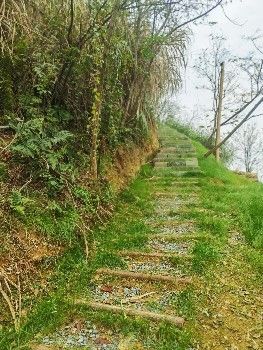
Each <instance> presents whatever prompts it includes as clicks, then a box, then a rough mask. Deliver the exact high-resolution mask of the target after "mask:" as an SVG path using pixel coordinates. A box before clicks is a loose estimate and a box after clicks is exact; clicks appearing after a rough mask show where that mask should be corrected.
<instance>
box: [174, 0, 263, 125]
mask: <svg viewBox="0 0 263 350" xmlns="http://www.w3.org/2000/svg"><path fill="white" fill-rule="evenodd" d="M224 9H225V13H226V15H227V17H229V18H230V19H231V21H232V22H235V23H237V24H239V25H235V24H233V23H232V22H231V21H230V20H228V19H227V17H226V16H225V15H224V12H223V10H222V9H221V8H217V9H216V10H215V11H214V12H213V13H211V14H210V16H209V18H208V19H207V20H206V21H205V23H203V24H198V25H197V26H192V31H193V36H192V39H191V43H190V45H189V49H188V67H187V69H186V72H185V74H184V80H183V81H184V84H183V89H182V90H181V92H180V93H179V95H178V96H177V98H176V99H177V101H179V102H180V105H183V106H185V112H184V113H185V115H188V116H191V115H192V114H193V110H195V111H200V113H202V110H203V109H202V106H205V105H207V103H209V102H210V101H208V98H207V97H208V96H207V92H204V91H203V90H200V89H196V86H197V85H199V86H200V79H198V76H197V74H196V72H195V70H194V69H193V68H192V66H193V65H194V63H195V60H196V58H197V57H198V55H199V54H200V51H201V50H202V49H205V48H207V47H209V35H210V34H212V33H213V34H222V35H223V36H224V37H225V38H226V39H227V40H226V43H225V44H226V48H227V49H228V50H229V51H230V52H231V53H233V54H234V55H238V56H245V55H246V54H247V53H248V52H249V51H250V50H251V49H252V45H251V46H249V44H248V42H247V41H246V40H244V37H246V36H249V35H253V34H255V33H256V32H257V31H258V30H260V31H262V32H263V0H242V1H241V0H233V1H232V3H229V4H228V5H226V6H225V7H224ZM208 22H216V24H214V25H212V26H211V25H209V24H208ZM226 64H227V62H226ZM256 123H257V125H258V126H259V127H260V128H261V127H263V116H262V117H258V118H256Z"/></svg>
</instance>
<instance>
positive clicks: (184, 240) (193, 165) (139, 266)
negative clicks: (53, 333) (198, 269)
mask: <svg viewBox="0 0 263 350" xmlns="http://www.w3.org/2000/svg"><path fill="white" fill-rule="evenodd" d="M169 131H170V129H169V128H163V129H162V130H161V131H160V143H161V148H160V151H159V153H158V154H157V155H156V157H155V159H154V176H153V178H151V179H149V180H151V181H153V182H154V185H155V186H156V192H155V193H154V194H153V195H154V198H155V215H154V217H153V218H152V221H151V223H149V225H151V226H152V228H153V230H154V231H155V233H154V234H153V235H152V236H150V237H149V240H148V243H147V245H146V248H145V250H144V251H141V250H138V251H120V252H119V255H120V256H121V257H122V258H123V259H124V261H125V264H126V266H127V268H126V269H120V268H103V269H99V270H97V271H96V274H95V277H94V288H93V291H92V298H91V300H92V301H87V302H83V300H82V301H80V304H83V303H84V304H86V305H88V306H90V307H91V308H92V309H94V310H101V311H103V310H105V311H109V312H111V313H113V314H114V313H117V314H125V315H127V316H133V317H134V316H135V317H136V316H137V317H142V318H148V319H151V320H153V321H166V322H169V323H172V324H174V325H176V326H179V327H181V326H183V324H184V322H185V320H184V317H182V316H181V315H176V314H175V313H174V309H173V307H172V306H171V305H172V304H171V300H172V295H174V294H176V293H178V292H179V291H180V290H182V289H185V288H187V286H188V285H189V284H191V283H192V278H191V277H190V276H189V275H188V274H187V272H186V270H185V268H184V267H185V265H187V264H189V262H190V261H191V259H192V256H191V251H192V248H193V245H194V242H195V241H196V240H197V239H199V238H200V235H199V234H198V233H196V229H195V227H194V223H193V222H192V221H189V220H183V221H182V220H181V219H180V211H181V210H183V209H184V208H185V207H190V208H191V206H193V205H195V203H196V202H197V200H198V198H197V196H193V197H192V198H189V195H188V194H186V196H185V195H183V194H178V192H177V190H178V188H180V186H183V188H185V187H187V186H189V185H190V186H191V187H192V186H198V179H197V178H196V177H191V174H193V173H194V174H196V173H200V169H199V166H198V161H197V157H196V151H195V149H194V147H193V146H192V144H191V142H190V140H189V139H188V138H187V137H186V136H184V135H182V134H180V133H177V132H175V131H173V132H172V134H171V135H169ZM189 174H190V177H187V175H189ZM167 176H170V177H172V179H173V182H172V183H171V186H168V187H167V191H164V192H159V191H158V183H159V182H162V181H163V180H164V179H165V178H167ZM172 189H175V191H174V192H172V191H171V190H172ZM174 212H177V213H178V215H179V220H175V219H174V218H175V216H174ZM150 219H151V218H150ZM171 219H172V220H171ZM148 220H149V219H148ZM171 259H177V261H178V266H174V265H173V264H171V263H170V260H171ZM180 265H182V266H180ZM153 304H157V305H158V307H157V309H156V310H155V309H154V307H152V305H153Z"/></svg>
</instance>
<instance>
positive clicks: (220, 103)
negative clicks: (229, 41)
mask: <svg viewBox="0 0 263 350" xmlns="http://www.w3.org/2000/svg"><path fill="white" fill-rule="evenodd" d="M224 79H225V63H224V62H222V63H221V73H220V86H219V101H218V111H217V114H216V143H215V145H216V146H217V145H218V144H219V143H220V137H221V119H222V106H223V92H224ZM215 156H216V160H217V162H219V160H220V150H219V148H216V154H215Z"/></svg>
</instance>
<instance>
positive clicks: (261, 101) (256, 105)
mask: <svg viewBox="0 0 263 350" xmlns="http://www.w3.org/2000/svg"><path fill="white" fill-rule="evenodd" d="M261 103H263V97H261V99H260V100H259V101H258V102H257V103H256V104H255V106H254V107H253V108H252V109H251V111H250V112H249V113H248V114H247V115H246V116H245V118H243V119H242V120H241V122H240V123H239V124H238V125H237V126H236V127H235V128H234V129H233V130H232V131H231V132H230V133H229V134H228V135H227V136H226V137H225V138H224V140H222V141H221V142H219V144H218V145H217V146H215V147H214V148H213V149H211V150H210V151H208V152H207V153H206V154H205V155H204V156H205V157H208V156H210V154H212V153H214V152H215V150H216V149H217V148H219V147H221V146H222V145H223V144H224V143H225V142H226V141H227V140H228V139H229V138H230V137H231V136H232V135H233V134H234V133H235V132H236V131H237V130H238V129H239V128H240V127H241V126H242V125H243V124H244V123H245V122H246V121H247V120H248V119H249V117H251V115H252V114H253V113H254V112H255V110H256V109H257V108H258V107H259V106H260V105H261Z"/></svg>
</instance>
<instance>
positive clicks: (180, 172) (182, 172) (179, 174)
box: [154, 167, 204, 179]
mask: <svg viewBox="0 0 263 350" xmlns="http://www.w3.org/2000/svg"><path fill="white" fill-rule="evenodd" d="M154 172H155V174H156V175H158V174H162V175H163V176H165V175H166V176H169V177H170V176H173V177H174V178H177V179H178V178H186V177H187V176H191V175H193V174H194V175H196V176H199V175H203V174H204V172H203V171H202V170H200V169H199V168H197V169H173V168H171V167H163V168H154Z"/></svg>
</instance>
